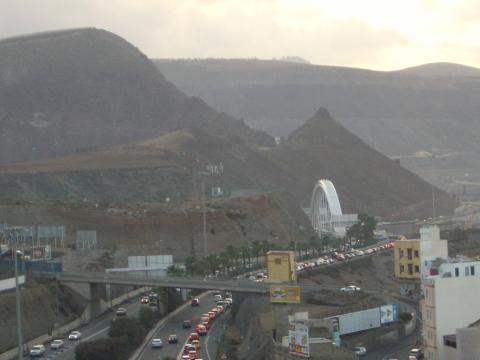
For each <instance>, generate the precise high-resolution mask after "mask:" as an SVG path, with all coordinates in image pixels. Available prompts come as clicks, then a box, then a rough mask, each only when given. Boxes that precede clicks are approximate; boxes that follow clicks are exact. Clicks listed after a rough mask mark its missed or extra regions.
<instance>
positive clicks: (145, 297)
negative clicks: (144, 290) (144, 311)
mask: <svg viewBox="0 0 480 360" xmlns="http://www.w3.org/2000/svg"><path fill="white" fill-rule="evenodd" d="M149 302H150V299H149V298H148V296H143V297H142V298H141V299H140V303H141V304H148V303H149Z"/></svg>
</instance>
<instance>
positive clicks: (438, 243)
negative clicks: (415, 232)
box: [420, 226, 448, 278]
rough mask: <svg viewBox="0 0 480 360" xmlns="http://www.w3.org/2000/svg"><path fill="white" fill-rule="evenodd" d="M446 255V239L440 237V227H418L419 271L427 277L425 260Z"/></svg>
mask: <svg viewBox="0 0 480 360" xmlns="http://www.w3.org/2000/svg"><path fill="white" fill-rule="evenodd" d="M447 257H448V241H447V240H441V239H440V229H439V228H438V227H436V226H434V227H431V228H422V229H420V273H421V276H422V278H425V277H427V276H428V275H429V274H428V268H427V265H426V263H425V262H428V261H432V260H435V259H438V258H440V259H446V258H447Z"/></svg>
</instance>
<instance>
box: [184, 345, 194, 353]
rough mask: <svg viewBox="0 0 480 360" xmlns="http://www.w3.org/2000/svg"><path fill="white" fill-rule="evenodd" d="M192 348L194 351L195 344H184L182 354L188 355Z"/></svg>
mask: <svg viewBox="0 0 480 360" xmlns="http://www.w3.org/2000/svg"><path fill="white" fill-rule="evenodd" d="M192 350H193V351H195V346H193V345H192V344H190V343H188V344H185V346H184V347H183V355H188V353H189V352H190V351H192Z"/></svg>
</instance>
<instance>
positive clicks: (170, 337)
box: [168, 334, 178, 344]
mask: <svg viewBox="0 0 480 360" xmlns="http://www.w3.org/2000/svg"><path fill="white" fill-rule="evenodd" d="M168 343H169V344H176V343H178V338H177V335H175V334H172V335H168Z"/></svg>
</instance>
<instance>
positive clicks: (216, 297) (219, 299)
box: [213, 294, 222, 302]
mask: <svg viewBox="0 0 480 360" xmlns="http://www.w3.org/2000/svg"><path fill="white" fill-rule="evenodd" d="M213 301H215V302H217V301H222V295H219V294H216V295H213Z"/></svg>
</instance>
